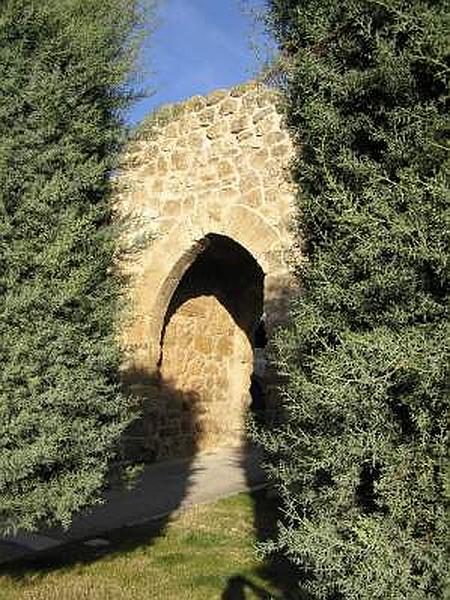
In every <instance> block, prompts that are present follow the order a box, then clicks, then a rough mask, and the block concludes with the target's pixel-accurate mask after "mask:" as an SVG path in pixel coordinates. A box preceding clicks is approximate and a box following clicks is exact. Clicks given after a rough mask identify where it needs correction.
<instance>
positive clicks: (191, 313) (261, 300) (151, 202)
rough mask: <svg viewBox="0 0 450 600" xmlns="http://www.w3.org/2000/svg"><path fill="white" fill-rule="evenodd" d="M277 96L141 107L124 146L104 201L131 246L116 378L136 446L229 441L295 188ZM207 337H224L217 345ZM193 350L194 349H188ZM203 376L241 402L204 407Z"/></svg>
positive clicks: (178, 447) (251, 88)
mask: <svg viewBox="0 0 450 600" xmlns="http://www.w3.org/2000/svg"><path fill="white" fill-rule="evenodd" d="M276 102H277V99H276V94H274V92H272V91H271V90H269V89H267V88H266V87H264V86H262V85H260V84H257V83H249V84H246V85H243V86H239V87H237V88H233V89H231V90H221V91H218V92H214V93H213V94H210V95H209V96H207V97H205V98H201V97H195V98H192V99H191V100H189V101H187V102H185V103H182V104H181V105H177V106H175V107H170V108H169V109H166V110H165V111H164V110H163V112H162V114H161V115H160V116H158V115H156V116H154V117H152V119H151V120H150V121H149V122H148V123H147V128H146V127H145V126H144V128H143V129H142V131H141V135H140V137H139V139H138V140H137V141H135V142H134V143H133V144H132V145H131V146H130V147H129V149H128V152H127V154H126V156H125V157H124V162H123V168H122V171H121V173H120V175H119V176H118V177H117V180H116V181H117V190H118V191H117V204H116V205H117V213H118V215H119V217H120V218H121V219H125V220H127V221H128V222H129V224H130V226H129V228H128V232H127V235H126V237H127V240H128V241H129V243H130V244H131V247H132V248H133V251H132V252H131V253H130V254H129V256H128V259H126V260H124V261H123V263H122V268H123V271H124V272H125V273H126V274H127V275H128V276H129V278H130V306H131V311H130V315H129V318H128V320H127V323H126V325H125V326H124V327H123V329H122V346H123V348H124V351H125V354H126V361H125V363H124V365H123V377H124V380H125V382H126V383H127V384H128V385H129V386H130V388H131V390H132V392H133V393H134V394H135V395H137V396H139V397H140V398H141V399H142V405H143V408H144V418H143V419H142V421H141V422H140V423H139V424H138V425H136V427H135V428H134V431H133V432H132V433H131V434H130V436H129V438H130V440H131V442H132V445H133V446H134V447H135V448H136V450H135V451H133V453H136V454H137V455H138V456H139V457H140V458H144V459H149V460H152V459H155V458H162V457H164V456H168V455H173V454H186V453H189V452H192V451H193V450H195V449H198V448H206V447H208V448H209V447H212V446H214V445H215V444H219V443H231V442H232V441H233V440H236V439H237V438H238V437H239V435H238V432H239V430H240V428H241V425H239V424H238V423H242V414H241V413H242V411H243V410H244V408H245V405H246V403H247V405H248V402H249V400H248V388H249V385H248V380H249V376H250V375H251V365H250V362H251V361H252V359H251V355H252V354H253V350H252V344H253V340H252V336H253V334H254V328H255V327H256V324H257V321H258V319H259V318H260V316H261V314H262V312H264V314H265V325H266V328H267V333H268V335H269V337H270V335H271V333H272V331H273V329H274V327H276V326H277V325H278V324H280V323H283V321H284V319H285V314H286V306H287V303H288V301H289V297H290V295H291V293H292V290H293V289H294V287H293V277H292V273H291V268H290V261H291V258H292V255H293V253H294V252H296V248H295V244H294V242H293V235H292V231H291V228H290V223H291V217H292V215H293V214H294V211H295V200H294V194H293V191H292V188H291V184H290V182H289V180H288V179H287V177H286V167H287V165H288V161H289V159H290V158H291V156H292V146H291V143H290V140H289V134H288V132H287V131H286V130H285V129H284V127H283V124H282V119H281V116H280V114H279V113H278V111H277V108H276ZM147 240H148V241H147ZM211 265H214V268H213V267H211ZM255 265H256V266H255ZM252 269H253V271H252ZM205 273H209V276H208V277H206V278H205ZM218 273H220V274H221V275H220V277H217V274H218ZM236 273H238V274H239V273H241V275H242V277H241V278H240V276H236ZM252 273H253V275H252ZM256 273H258V274H259V275H258V277H256V275H255V274H256ZM202 274H203V275H202ZM212 274H215V275H214V277H213V276H212ZM230 274H234V276H230ZM252 277H253V279H252ZM256 280H257V284H256V283H255V282H256ZM238 281H241V284H239V285H238ZM249 281H253V283H252V284H251V285H249V284H248V282H249ZM208 286H209V287H208ZM252 286H253V287H252ZM207 315H209V317H208V316H207ZM214 323H216V325H214ZM219 325H220V326H219ZM188 331H190V333H189V335H188V334H187V333H186V332H188ZM200 331H201V332H202V333H203V334H204V335H203V336H201V335H200ZM216 331H217V333H214V332H216ZM189 336H190V337H189ZM180 337H181V338H182V339H183V340H184V342H183V345H184V346H185V347H186V348H189V349H190V352H189V353H187V352H184V351H183V352H181V350H180V347H181V346H180V343H179V339H180ZM213 338H214V339H215V340H216V338H217V346H216V345H214V344H213V345H210V340H211V339H213ZM219 338H220V340H221V344H222V345H223V347H224V348H225V346H227V345H228V346H227V347H230V348H232V350H229V351H227V352H228V353H225V352H224V351H219ZM230 340H231V341H230ZM196 353H198V355H199V356H200V354H202V358H201V359H200V358H198V360H192V356H196V355H197V354H196ZM186 356H189V358H185V357H186ZM220 357H221V358H220ZM220 362H222V363H223V366H222V368H216V366H217V365H218V364H219V363H220ZM249 365H250V366H249ZM195 370H199V372H201V376H200V375H198V376H197V375H194V374H193V373H194V371H195ZM249 370H250V373H249ZM225 371H226V372H227V373H228V372H229V374H228V375H227V376H226V377H225V376H224V373H225ZM244 381H245V383H243V382H244ZM219 382H220V383H219ZM236 382H241V383H239V384H237V383H236ZM265 384H267V385H266V388H269V387H270V385H271V383H270V381H269V380H268V381H267V382H265ZM233 385H235V389H233ZM236 386H237V387H236ZM212 389H214V390H216V391H215V392H214V394H215V397H216V398H217V399H218V398H219V397H225V396H228V399H229V398H230V395H232V396H233V397H232V401H233V402H234V401H235V402H236V403H237V405H239V406H240V407H241V408H240V409H239V410H238V409H237V408H236V411H235V412H230V413H229V414H228V413H227V412H226V411H222V413H221V412H220V410H219V407H218V406H217V407H216V408H217V410H216V412H215V413H214V410H215V409H214V410H213V409H212V408H209V409H207V408H205V404H207V403H208V402H209V403H210V405H212V404H211V399H210V400H208V401H207V400H206V396H207V394H206V392H205V390H212ZM219 390H220V391H219ZM224 390H225V391H224ZM245 395H247V399H245V398H243V397H244V396H245ZM220 402H222V406H225V405H227V404H226V401H225V400H220ZM220 402H219V400H217V404H218V405H219V404H220ZM231 405H232V403H231V404H230V403H228V405H227V406H228V407H229V406H231ZM183 406H184V409H183V408H182V407H183ZM186 406H190V407H197V408H198V410H197V409H195V410H196V411H197V412H196V413H195V411H194V409H192V410H190V409H187V408H186ZM165 407H169V408H167V410H166V408H165ZM182 410H184V411H185V412H184V414H183V415H181V416H180V411H182ZM202 410H203V411H204V413H203V416H202V415H201V414H200V412H201V411H202ZM239 411H241V413H240V412H239ZM194 413H195V414H194ZM220 414H222V415H224V416H226V417H227V418H228V423H225V422H224V419H222V418H221V417H220V416H219V415H220ZM175 415H178V416H175ZM233 415H234V416H233ZM233 419H234V421H233ZM219 421H220V423H219ZM208 422H209V425H208V426H206V425H205V424H206V423H208ZM214 423H215V424H214ZM219 425H220V427H219ZM208 427H209V429H208ZM193 428H197V430H198V431H197V433H198V439H197V440H196V444H197V446H196V448H193V447H192V443H191V442H192V438H193V437H194V436H193V435H192V431H193ZM213 430H215V431H216V432H215V433H213ZM232 432H234V433H232ZM236 432H237V433H236ZM189 440H191V441H189Z"/></svg>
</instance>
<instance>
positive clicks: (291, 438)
mask: <svg viewBox="0 0 450 600" xmlns="http://www.w3.org/2000/svg"><path fill="white" fill-rule="evenodd" d="M269 7H270V8H269V12H268V21H269V26H270V28H271V30H272V32H274V33H275V35H276V37H277V39H278V42H279V44H280V57H281V58H280V64H281V71H280V73H279V82H280V84H281V86H282V87H283V88H284V91H285V94H286V96H285V98H286V120H287V123H288V125H289V127H290V128H291V131H292V133H293V136H294V139H295V140H296V143H297V157H296V160H295V164H294V166H293V173H294V177H295V180H296V182H297V183H298V185H299V193H298V219H297V229H298V231H299V238H300V239H302V240H303V241H302V244H303V247H304V250H305V253H306V254H307V256H308V262H307V264H306V265H304V266H302V267H299V269H298V271H299V273H298V276H299V279H300V282H301V286H302V292H301V294H300V295H299V297H298V298H297V300H296V301H295V303H294V305H293V307H292V314H291V317H292V318H291V324H290V325H289V326H288V327H286V328H285V330H284V331H282V332H281V333H280V334H279V336H278V338H277V340H276V341H275V361H276V362H277V364H278V366H279V369H280V371H281V372H282V373H284V374H285V375H286V385H285V387H284V395H283V397H284V400H283V413H284V417H283V419H282V423H281V425H280V427H279V429H278V430H276V431H274V432H268V431H266V432H263V431H261V432H260V433H259V436H258V437H259V439H260V442H261V443H262V444H263V445H264V446H265V448H266V451H267V456H268V458H267V462H268V470H269V473H270V474H271V476H272V478H273V480H274V481H275V485H276V487H277V488H278V490H279V492H280V495H281V498H282V502H283V506H284V509H285V519H284V521H283V523H282V524H281V525H280V531H279V535H278V538H277V540H275V541H274V542H273V545H274V546H278V547H279V548H281V549H282V550H283V552H284V553H285V554H286V555H287V556H288V557H289V558H290V559H291V560H292V561H293V562H294V563H295V564H297V565H298V568H299V585H301V586H302V587H304V588H305V589H307V590H308V591H309V593H310V594H311V596H310V597H311V598H345V599H355V600H356V599H359V600H361V599H363V600H364V599H367V600H369V599H370V600H372V599H374V598H383V599H385V598H395V599H396V600H397V599H408V600H419V599H420V600H422V599H425V598H442V597H444V594H445V579H446V576H447V572H448V571H447V569H448V563H447V560H448V554H447V550H448V546H447V544H448V540H449V539H450V535H449V533H450V532H449V526H448V525H449V519H448V512H446V509H447V507H448V500H449V492H450V490H449V480H448V477H449V468H448V465H449V462H448V447H449V445H448V442H449V440H448V414H449V413H448V408H449V370H448V365H449V358H450V356H449V355H450V353H449V340H450V327H449V319H448V308H449V303H448V300H449V262H448V260H449V241H450V231H449V198H448V185H447V184H448V179H447V177H448V146H447V144H446V133H447V131H448V117H447V116H446V112H445V102H446V100H447V98H448V74H449V69H448V55H447V54H446V52H447V49H448V24H449V16H448V12H447V8H448V6H446V3H445V2H444V1H443V0H410V1H404V0H302V1H298V0H270V2H269ZM446 478H447V484H446V481H445V480H446Z"/></svg>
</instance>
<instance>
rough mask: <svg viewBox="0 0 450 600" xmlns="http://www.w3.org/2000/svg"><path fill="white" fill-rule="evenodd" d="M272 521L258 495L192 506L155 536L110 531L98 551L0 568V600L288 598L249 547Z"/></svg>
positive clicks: (284, 576)
mask: <svg viewBox="0 0 450 600" xmlns="http://www.w3.org/2000/svg"><path fill="white" fill-rule="evenodd" d="M274 518H275V514H274V508H273V506H272V505H271V503H270V502H269V501H267V500H266V498H265V493H264V492H258V494H254V495H252V496H251V495H249V494H240V495H238V496H233V497H231V498H227V499H225V500H220V501H218V502H216V503H214V504H209V505H203V506H197V507H195V508H193V509H190V510H188V511H184V512H180V513H178V514H176V515H175V516H173V517H172V519H171V520H170V522H169V523H167V524H165V526H164V527H161V528H160V529H159V530H157V529H155V526H154V525H152V526H151V527H150V526H148V527H147V526H146V527H139V528H127V529H124V530H121V531H116V532H111V533H110V534H108V536H107V537H108V539H109V541H110V545H109V546H108V547H107V548H106V549H105V548H102V549H101V550H99V549H92V548H88V547H86V546H84V545H83V544H75V545H72V546H71V547H68V548H65V549H64V551H63V552H62V551H61V550H59V551H57V552H56V554H55V553H53V554H51V555H49V556H47V557H46V558H45V559H41V560H40V562H39V563H36V564H28V565H25V564H21V565H20V564H19V565H16V566H14V568H13V567H12V566H9V567H8V568H3V570H2V571H0V599H1V600H88V599H89V600H122V599H123V600H144V599H145V600H149V599H152V598H158V599H161V600H171V599H173V600H184V599H185V600H214V599H223V600H244V599H245V600H256V599H258V600H260V599H261V598H263V599H270V598H295V597H296V596H294V595H292V594H290V593H288V592H286V588H287V587H290V586H291V583H290V582H289V577H290V575H289V571H288V570H286V568H285V567H283V566H282V565H277V566H276V567H274V566H273V565H272V566H271V567H268V565H265V564H264V563H263V562H262V561H259V560H258V559H257V558H256V556H255V551H254V545H255V543H256V541H257V539H258V537H259V538H261V536H263V535H264V534H265V533H266V532H267V530H268V529H270V527H271V526H272V524H273V521H274ZM255 524H256V525H255ZM255 527H256V529H257V530H258V531H255ZM281 589H284V590H285V591H284V592H282V591H281Z"/></svg>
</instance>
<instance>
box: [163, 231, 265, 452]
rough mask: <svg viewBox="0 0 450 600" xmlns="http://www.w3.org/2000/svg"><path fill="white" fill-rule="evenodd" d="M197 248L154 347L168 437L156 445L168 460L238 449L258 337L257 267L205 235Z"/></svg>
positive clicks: (241, 252)
mask: <svg viewBox="0 0 450 600" xmlns="http://www.w3.org/2000/svg"><path fill="white" fill-rule="evenodd" d="M202 244H203V250H202V251H201V252H200V253H199V254H198V255H197V256H196V258H195V259H194V261H193V262H192V264H191V265H190V266H189V268H188V269H187V270H186V271H185V273H184V275H183V276H182V278H181V279H180V281H179V283H178V286H177V287H176V289H175V291H174V293H173V295H172V298H171V299H170V302H169V305H168V308H167V311H166V314H165V318H164V324H163V328H162V333H161V339H160V357H159V362H158V375H159V380H160V382H161V388H162V389H166V390H170V394H166V395H164V394H162V397H161V401H162V402H165V403H167V422H168V427H167V428H166V431H167V434H168V436H170V441H169V440H165V442H164V443H163V444H162V445H163V446H166V447H167V446H168V444H170V445H172V447H173V448H174V450H175V452H173V453H170V454H191V453H192V452H193V451H196V450H211V449H214V448H217V447H219V446H224V445H228V446H234V445H239V444H241V443H242V442H243V439H244V423H245V413H246V411H247V410H248V409H249V408H250V406H251V405H252V400H251V386H252V381H253V378H254V370H255V357H256V356H257V354H256V353H255V349H256V348H257V347H258V346H259V350H261V345H262V343H261V340H262V338H263V337H264V336H265V332H264V334H263V333H262V331H263V330H262V327H263V326H262V325H261V318H262V314H263V304H264V272H263V271H262V269H261V267H260V266H259V264H258V262H257V261H256V260H255V258H254V257H253V256H252V255H251V254H250V253H249V252H248V251H247V250H246V249H245V248H244V247H242V246H241V245H240V244H238V243H237V242H235V241H234V240H232V239H231V238H228V237H226V236H222V235H217V234H209V235H207V236H206V237H205V238H204V240H202ZM264 345H265V344H264ZM253 387H254V386H253ZM174 397H177V398H178V402H175V403H174Z"/></svg>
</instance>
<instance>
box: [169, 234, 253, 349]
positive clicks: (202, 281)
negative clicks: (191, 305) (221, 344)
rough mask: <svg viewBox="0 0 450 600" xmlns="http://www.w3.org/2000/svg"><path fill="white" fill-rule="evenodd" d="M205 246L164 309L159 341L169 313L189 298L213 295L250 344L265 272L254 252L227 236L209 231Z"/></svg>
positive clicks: (171, 313) (170, 314) (172, 312)
mask: <svg viewBox="0 0 450 600" xmlns="http://www.w3.org/2000/svg"><path fill="white" fill-rule="evenodd" d="M203 242H204V245H205V249H204V250H203V252H201V253H200V254H199V255H198V257H197V258H196V260H195V261H194V262H193V264H192V265H191V266H190V267H189V268H188V269H187V271H186V272H185V274H184V275H183V277H182V279H181V281H180V283H179V284H178V287H177V289H176V290H175V293H174V294H173V296H172V299H171V301H170V304H169V307H168V309H167V312H166V316H165V320H164V327H163V331H162V336H161V341H162V339H163V338H164V332H165V328H166V326H167V324H168V323H169V321H170V319H171V317H172V315H173V314H174V313H175V312H176V311H177V309H178V308H179V307H180V306H181V305H182V304H184V303H185V302H186V301H187V300H190V299H191V298H197V297H199V296H210V295H212V296H214V297H215V298H216V299H217V300H218V301H219V302H220V303H221V304H222V306H223V307H224V308H226V310H227V311H228V312H229V314H230V315H231V316H232V317H233V319H234V321H235V323H236V324H237V325H238V326H239V327H240V328H241V329H242V330H243V331H244V332H245V333H246V335H247V337H248V338H249V341H250V343H251V344H252V346H255V335H256V333H257V330H258V325H259V323H260V320H261V315H262V312H263V302H264V297H263V295H264V272H263V270H262V269H261V267H260V266H259V264H258V262H257V261H256V260H255V259H254V258H253V256H252V255H251V254H250V253H249V252H248V251H247V250H246V249H245V248H244V247H243V246H241V245H240V244H238V243H237V242H235V241H234V240H232V239H231V238H229V237H226V236H222V235H217V234H209V235H207V236H206V237H205V238H204V240H203Z"/></svg>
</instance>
